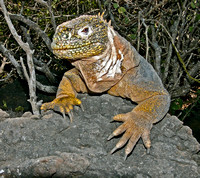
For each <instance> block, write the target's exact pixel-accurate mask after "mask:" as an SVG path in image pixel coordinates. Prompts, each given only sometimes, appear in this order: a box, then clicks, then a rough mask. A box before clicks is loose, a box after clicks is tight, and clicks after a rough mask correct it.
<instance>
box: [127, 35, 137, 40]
mask: <svg viewBox="0 0 200 178" xmlns="http://www.w3.org/2000/svg"><path fill="white" fill-rule="evenodd" d="M128 36H129V37H130V38H131V39H133V40H134V39H136V35H135V34H129V35H128Z"/></svg>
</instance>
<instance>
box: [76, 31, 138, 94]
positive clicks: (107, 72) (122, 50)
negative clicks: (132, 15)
mask: <svg viewBox="0 0 200 178" xmlns="http://www.w3.org/2000/svg"><path fill="white" fill-rule="evenodd" d="M108 39H109V40H108V43H107V45H106V46H107V49H106V50H105V51H104V52H103V53H102V54H101V55H98V56H93V57H89V58H83V59H81V60H78V61H75V62H73V63H72V65H74V66H75V67H76V68H78V69H79V70H80V73H81V75H82V77H83V78H84V80H85V81H86V83H87V86H88V88H89V89H90V90H91V91H93V92H104V91H106V90H108V89H109V88H110V87H112V86H113V85H115V84H116V83H117V82H118V81H119V80H120V79H121V78H122V77H123V76H124V74H126V72H127V71H128V70H130V69H131V68H133V67H135V66H138V64H139V62H138V61H137V60H136V59H137V58H135V57H134V52H136V50H135V49H134V48H133V47H132V46H131V44H130V43H129V42H128V41H127V40H125V39H124V38H123V37H121V36H120V35H119V34H118V33H117V32H115V31H114V30H113V28H112V27H108ZM136 53H137V52H136Z"/></svg>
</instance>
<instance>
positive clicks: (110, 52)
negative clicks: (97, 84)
mask: <svg viewBox="0 0 200 178" xmlns="http://www.w3.org/2000/svg"><path fill="white" fill-rule="evenodd" d="M114 36H115V32H114V30H113V29H112V28H108V39H109V45H110V47H108V48H107V50H106V52H105V54H103V55H106V57H104V56H103V55H101V56H96V59H100V61H101V63H99V64H97V66H96V67H97V68H96V69H97V70H98V73H97V74H96V76H97V81H101V80H102V78H101V77H102V76H104V75H106V76H107V77H111V78H114V76H115V74H117V73H118V74H120V73H121V63H122V61H123V59H124V55H123V53H122V52H121V51H120V50H118V53H119V54H120V55H121V58H120V59H117V52H116V47H115V46H114V41H113V38H114ZM101 57H102V58H101Z"/></svg>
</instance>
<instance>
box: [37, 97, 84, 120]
mask: <svg viewBox="0 0 200 178" xmlns="http://www.w3.org/2000/svg"><path fill="white" fill-rule="evenodd" d="M74 105H81V101H80V100H79V99H77V98H75V97H71V96H63V97H57V98H55V99H54V100H53V101H52V102H49V103H44V104H43V105H42V106H41V110H44V111H46V110H49V109H53V110H56V111H59V112H60V113H62V115H63V118H65V117H66V116H65V115H66V114H68V115H69V118H70V121H71V122H72V121H73V113H72V110H73V106H74Z"/></svg>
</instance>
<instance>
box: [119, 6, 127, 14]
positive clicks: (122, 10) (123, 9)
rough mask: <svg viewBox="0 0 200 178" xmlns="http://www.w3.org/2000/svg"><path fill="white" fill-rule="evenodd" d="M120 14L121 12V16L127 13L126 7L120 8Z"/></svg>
mask: <svg viewBox="0 0 200 178" xmlns="http://www.w3.org/2000/svg"><path fill="white" fill-rule="evenodd" d="M118 12H119V13H120V14H123V13H124V12H126V9H125V8H124V7H120V8H119V9H118Z"/></svg>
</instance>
